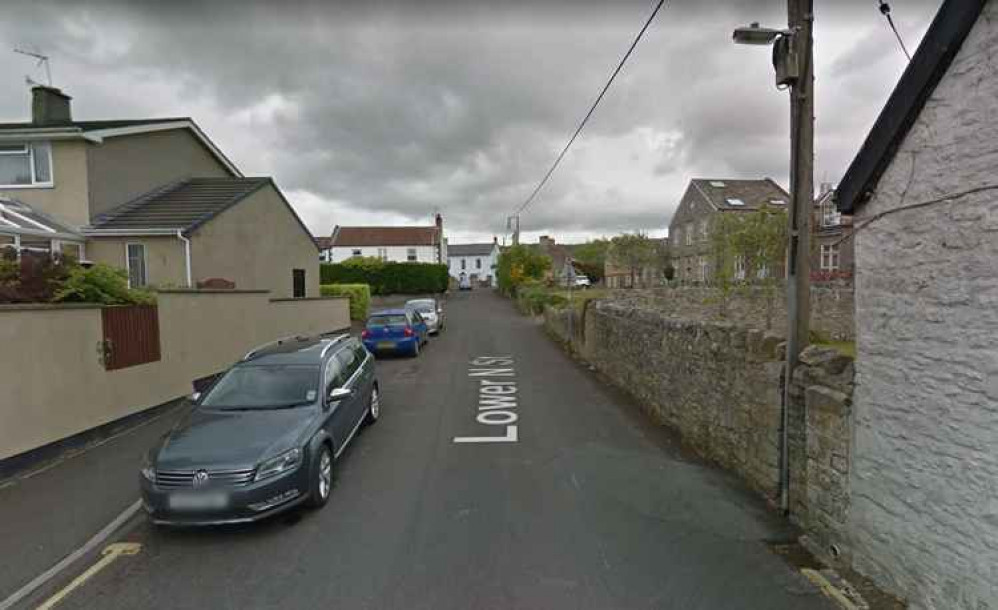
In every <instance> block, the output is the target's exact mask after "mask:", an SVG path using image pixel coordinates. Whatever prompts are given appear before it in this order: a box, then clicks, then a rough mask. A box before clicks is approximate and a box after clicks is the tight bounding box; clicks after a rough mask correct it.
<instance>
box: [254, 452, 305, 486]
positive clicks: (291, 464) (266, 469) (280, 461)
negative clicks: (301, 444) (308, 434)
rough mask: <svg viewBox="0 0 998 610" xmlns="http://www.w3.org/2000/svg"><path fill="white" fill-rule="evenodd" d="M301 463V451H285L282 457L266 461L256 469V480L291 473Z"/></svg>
mask: <svg viewBox="0 0 998 610" xmlns="http://www.w3.org/2000/svg"><path fill="white" fill-rule="evenodd" d="M300 463H301V449H292V450H290V451H285V452H284V453H282V454H281V455H279V456H277V457H273V458H270V459H269V460H265V461H264V462H263V463H262V464H260V467H259V468H257V469H256V478H255V479H254V480H256V481H260V480H262V479H268V478H270V477H274V476H277V475H279V474H281V473H284V472H289V471H291V470H294V469H295V468H297V467H298V465H299V464H300Z"/></svg>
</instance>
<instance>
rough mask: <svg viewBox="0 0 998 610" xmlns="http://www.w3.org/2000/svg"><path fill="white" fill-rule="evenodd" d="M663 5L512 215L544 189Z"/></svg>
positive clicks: (660, 0) (636, 38)
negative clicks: (539, 179)
mask: <svg viewBox="0 0 998 610" xmlns="http://www.w3.org/2000/svg"><path fill="white" fill-rule="evenodd" d="M663 4H665V0H658V3H657V4H656V5H655V10H653V11H652V12H651V16H649V17H648V20H647V21H645V24H644V26H643V27H642V28H641V31H640V32H638V35H637V36H636V37H635V38H634V42H632V43H631V46H630V47H629V48H628V49H627V53H624V57H623V58H621V60H620V63H619V64H617V68H616V69H615V70H614V71H613V74H611V75H610V80H608V81H606V85H604V86H603V90H602V91H600V94H599V96H597V97H596V101H595V102H593V105H592V106H591V107H590V108H589V112H587V113H586V116H585V117H584V118H583V119H582V122H581V123H579V126H578V127H577V128H576V129H575V133H573V134H572V137H571V138H569V140H568V143H567V144H565V148H563V149H561V153H559V154H558V158H556V159H555V160H554V163H553V164H552V165H551V169H549V170H548V171H547V173H546V174H544V178H542V179H541V181H540V183H538V185H537V187H536V188H534V191H533V192H532V193H530V196H529V197H527V199H526V200H525V201H524V202H523V203H522V204H520V207H518V208H516V212H514V215H516V214H519V213H520V212H522V211H523V210H525V209H526V208H527V206H528V205H530V204H531V203H532V202H533V200H534V197H536V196H537V193H539V192H540V191H541V189H542V188H543V187H544V184H545V183H546V182H547V181H548V178H550V177H551V174H553V173H554V170H555V169H557V167H558V164H559V163H561V160H562V158H563V157H564V156H565V153H567V152H568V149H569V148H570V147H571V146H572V143H573V142H575V138H577V137H579V133H581V132H582V128H583V127H585V126H586V123H587V122H588V121H589V117H591V116H592V115H593V112H595V111H596V107H597V106H599V103H600V101H602V100H603V96H604V95H606V92H607V90H608V89H609V88H610V85H612V84H613V80H614V79H615V78H617V74H619V73H620V70H621V68H623V67H624V64H625V63H626V62H627V59H628V58H629V57H630V56H631V52H632V51H634V47H636V46H638V41H640V40H641V37H642V36H644V33H645V30H647V29H648V26H649V25H651V22H652V21H653V20H654V19H655V15H657V14H658V11H659V9H660V8H662V5H663Z"/></svg>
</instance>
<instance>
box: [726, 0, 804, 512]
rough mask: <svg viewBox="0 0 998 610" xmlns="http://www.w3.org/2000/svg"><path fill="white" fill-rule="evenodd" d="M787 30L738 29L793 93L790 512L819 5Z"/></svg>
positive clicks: (783, 476)
mask: <svg viewBox="0 0 998 610" xmlns="http://www.w3.org/2000/svg"><path fill="white" fill-rule="evenodd" d="M787 25H788V27H787V29H785V30H775V29H772V28H764V27H760V26H759V24H758V23H752V24H750V25H749V26H747V27H739V28H735V31H734V34H733V35H732V38H733V39H734V41H735V43H736V44H747V45H773V67H774V68H775V70H776V85H777V87H780V88H789V90H790V215H789V218H788V225H789V226H788V227H787V274H786V275H787V322H788V324H787V362H786V379H785V380H784V384H783V410H782V411H783V413H782V417H781V426H780V507H781V508H782V509H783V511H784V512H789V510H790V496H789V489H790V449H789V446H790V442H789V441H790V439H789V428H790V426H789V424H790V406H791V401H790V385H791V383H792V382H793V378H794V371H795V370H796V368H797V365H798V364H799V363H800V353H801V351H802V350H803V349H804V348H805V347H807V344H808V341H809V339H810V334H811V245H810V244H811V216H812V214H813V213H814V70H813V68H812V66H813V48H814V44H813V38H812V35H813V32H812V30H813V26H814V0H787Z"/></svg>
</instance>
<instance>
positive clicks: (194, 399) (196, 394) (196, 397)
mask: <svg viewBox="0 0 998 610" xmlns="http://www.w3.org/2000/svg"><path fill="white" fill-rule="evenodd" d="M200 398H201V392H194V393H192V394H191V402H197V401H198V400H199V399H200Z"/></svg>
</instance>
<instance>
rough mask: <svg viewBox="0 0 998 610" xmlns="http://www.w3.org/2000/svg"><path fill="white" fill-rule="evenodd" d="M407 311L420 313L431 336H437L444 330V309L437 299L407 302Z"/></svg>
mask: <svg viewBox="0 0 998 610" xmlns="http://www.w3.org/2000/svg"><path fill="white" fill-rule="evenodd" d="M405 308H406V309H411V310H414V311H418V312H419V315H420V316H422V318H423V320H424V321H425V322H426V328H427V329H428V330H429V333H430V334H431V335H435V334H437V333H439V332H440V331H442V330H443V329H444V307H443V305H442V304H441V303H440V301H438V300H436V299H413V300H411V301H406V303H405Z"/></svg>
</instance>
